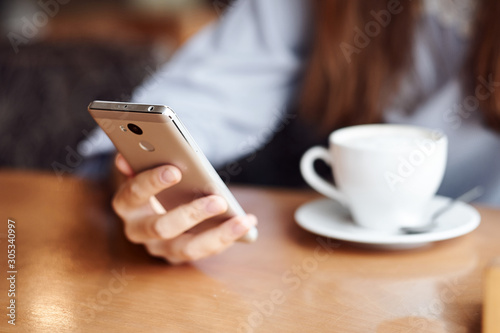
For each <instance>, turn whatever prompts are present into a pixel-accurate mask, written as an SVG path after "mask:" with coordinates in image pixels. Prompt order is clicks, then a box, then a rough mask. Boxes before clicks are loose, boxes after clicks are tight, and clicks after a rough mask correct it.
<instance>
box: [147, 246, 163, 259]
mask: <svg viewBox="0 0 500 333" xmlns="http://www.w3.org/2000/svg"><path fill="white" fill-rule="evenodd" d="M145 247H146V250H147V251H148V253H149V254H150V255H152V256H154V257H162V258H166V256H165V253H163V251H162V250H161V249H160V248H159V247H158V246H152V245H149V244H146V245H145Z"/></svg>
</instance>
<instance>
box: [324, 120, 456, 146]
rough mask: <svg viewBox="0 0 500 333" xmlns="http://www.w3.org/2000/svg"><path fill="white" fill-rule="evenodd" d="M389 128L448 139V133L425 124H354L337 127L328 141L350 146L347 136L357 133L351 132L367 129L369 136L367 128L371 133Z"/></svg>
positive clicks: (435, 138) (437, 138) (429, 137)
mask: <svg viewBox="0 0 500 333" xmlns="http://www.w3.org/2000/svg"><path fill="white" fill-rule="evenodd" d="M388 128H390V129H393V130H394V131H395V132H396V133H397V132H401V133H402V132H403V131H404V132H405V133H408V131H412V132H414V133H416V132H419V133H424V134H426V136H427V138H428V139H430V140H433V141H435V142H436V143H439V142H446V141H447V136H446V134H445V133H444V132H443V131H441V130H438V129H431V128H427V127H423V126H415V125H400V124H366V125H354V126H348V127H343V128H340V129H337V130H335V131H333V132H332V133H330V135H329V137H328V142H329V143H330V145H336V146H344V147H349V146H350V145H349V144H348V143H346V142H345V141H347V140H348V139H347V138H346V137H351V138H352V137H354V136H355V134H351V135H349V133H354V132H355V131H365V134H363V136H368V135H369V133H370V132H368V133H366V131H367V130H371V133H373V132H374V131H380V130H382V129H384V130H387V129H388ZM357 136H358V137H362V136H361V135H357Z"/></svg>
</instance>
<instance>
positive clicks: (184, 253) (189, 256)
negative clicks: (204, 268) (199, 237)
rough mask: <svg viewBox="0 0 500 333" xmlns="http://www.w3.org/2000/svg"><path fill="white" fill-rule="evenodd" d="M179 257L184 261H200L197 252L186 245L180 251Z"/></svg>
mask: <svg viewBox="0 0 500 333" xmlns="http://www.w3.org/2000/svg"><path fill="white" fill-rule="evenodd" d="M181 257H182V258H184V260H186V261H195V260H198V259H200V257H201V256H200V253H199V251H197V250H195V249H193V247H192V246H189V245H188V246H186V247H184V248H183V249H182V250H181Z"/></svg>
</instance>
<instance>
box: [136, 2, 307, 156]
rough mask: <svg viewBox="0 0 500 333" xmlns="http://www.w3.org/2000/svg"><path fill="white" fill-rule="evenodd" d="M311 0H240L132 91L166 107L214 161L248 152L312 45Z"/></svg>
mask: <svg viewBox="0 0 500 333" xmlns="http://www.w3.org/2000/svg"><path fill="white" fill-rule="evenodd" d="M309 10H310V9H309V7H308V6H307V1H305V0H272V1H269V0H238V1H236V2H234V4H233V5H231V7H230V8H228V9H227V12H226V14H225V15H224V16H223V17H222V18H221V19H220V20H219V21H218V22H217V23H215V24H212V25H210V26H208V27H207V28H205V29H203V30H202V31H201V32H199V33H198V34H197V35H195V36H194V37H193V38H192V39H190V40H189V41H188V42H187V43H186V44H185V45H184V46H183V47H182V48H181V49H179V50H178V51H177V52H176V53H175V55H174V56H173V57H172V58H171V60H170V61H169V62H168V63H167V64H165V65H164V66H163V67H162V68H160V70H159V71H157V72H156V73H155V74H154V75H152V76H151V77H150V78H149V79H148V80H146V82H145V83H144V84H143V85H142V86H140V87H139V88H138V89H137V90H136V91H135V92H134V94H133V98H132V101H133V102H137V103H151V104H166V105H168V106H170V107H172V109H173V110H174V111H175V112H176V113H177V114H178V115H179V118H180V119H181V120H182V121H183V123H184V124H185V125H186V127H187V128H188V130H189V131H190V133H191V135H192V136H193V137H194V139H195V140H196V141H197V143H198V145H199V146H200V147H201V149H202V150H203V152H204V153H205V154H206V155H207V157H208V159H209V160H210V161H211V162H212V163H213V164H214V165H215V166H220V165H221V164H223V163H225V162H227V161H229V160H232V159H235V158H238V157H240V156H243V155H245V154H248V153H250V152H252V151H254V150H256V149H258V148H259V147H260V146H261V145H263V144H264V143H265V142H266V140H268V139H269V136H270V135H271V134H272V132H273V130H274V129H275V128H277V126H278V125H279V123H280V121H282V120H281V119H282V118H281V115H282V114H283V112H285V110H286V109H287V107H288V104H289V103H290V100H291V98H292V96H293V94H294V93H295V92H296V89H297V87H298V85H299V82H300V76H301V71H302V67H303V63H304V57H305V53H306V50H307V48H308V40H309V38H308V35H309V30H310V29H309V26H310V25H309V22H308V21H309V20H310V13H309Z"/></svg>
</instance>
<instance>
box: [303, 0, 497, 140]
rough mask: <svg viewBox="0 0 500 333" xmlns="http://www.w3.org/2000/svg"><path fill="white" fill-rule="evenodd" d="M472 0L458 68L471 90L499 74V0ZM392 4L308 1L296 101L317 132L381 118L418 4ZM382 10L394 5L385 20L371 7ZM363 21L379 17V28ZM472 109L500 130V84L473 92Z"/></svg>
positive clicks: (405, 55) (385, 0)
mask: <svg viewBox="0 0 500 333" xmlns="http://www.w3.org/2000/svg"><path fill="white" fill-rule="evenodd" d="M475 1H478V8H477V15H476V17H475V20H474V32H473V35H474V39H473V42H472V44H471V48H470V54H469V61H468V62H467V66H466V68H464V73H466V74H465V75H466V76H467V77H468V79H467V80H465V85H466V86H465V88H466V89H469V91H471V94H472V95H474V87H476V84H479V83H480V82H478V79H479V78H481V79H482V80H483V82H484V80H487V81H488V80H489V81H495V82H499V81H500V42H499V39H498V38H499V37H498V36H500V20H499V19H498V18H499V17H500V1H498V0H475ZM397 3H399V2H398V1H394V0H370V1H363V0H352V1H345V0H313V4H314V15H315V20H314V22H315V33H314V40H313V42H312V52H311V55H310V59H309V62H308V64H307V68H306V72H305V77H304V81H303V87H302V91H301V97H300V101H299V108H300V113H301V115H302V116H303V117H304V118H306V119H307V120H309V121H311V122H312V123H313V124H316V125H317V126H318V128H319V129H320V130H321V131H323V132H324V133H326V132H329V131H331V130H333V129H335V128H339V127H343V126H349V125H355V124H362V123H373V122H379V121H381V120H382V110H383V109H384V107H385V106H386V105H387V104H388V103H389V102H390V98H391V95H393V94H391V92H393V91H397V86H398V84H399V81H400V78H401V76H402V74H403V73H404V71H405V70H406V69H407V68H409V66H410V65H411V64H412V59H411V50H412V46H413V42H414V40H413V36H414V28H415V23H416V21H417V19H418V15H419V13H420V10H421V8H422V4H421V2H420V1H418V0H413V1H401V2H400V4H399V7H398V6H394V5H395V4H397ZM391 6H392V7H391ZM389 9H392V10H394V14H393V15H390V23H388V24H387V22H388V21H387V20H388V17H384V16H380V17H378V18H377V19H375V16H374V14H375V13H380V11H383V10H385V11H387V12H388V11H389ZM377 20H378V21H377ZM370 21H374V22H378V23H377V24H378V28H377V26H376V24H373V25H372V26H370V24H369V23H368V22H370ZM384 25H385V26H384ZM357 29H358V30H357ZM359 29H362V33H360V32H359ZM360 34H361V35H362V34H365V36H368V38H363V37H359V35H360ZM370 34H372V35H373V36H374V37H375V36H376V37H375V38H370V36H369V35H370ZM356 36H358V37H357V40H356V39H355V37H356ZM346 42H348V43H346ZM356 42H357V43H356ZM365 49H366V50H365ZM479 109H480V112H482V114H483V117H484V119H485V121H486V122H487V125H488V126H489V127H491V128H493V129H495V130H497V131H500V87H498V88H497V89H496V90H495V91H493V93H492V95H491V96H489V97H488V98H486V99H484V98H483V99H479Z"/></svg>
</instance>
